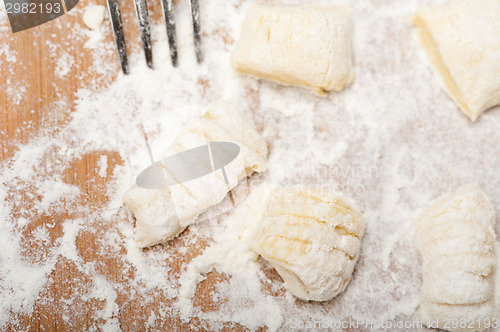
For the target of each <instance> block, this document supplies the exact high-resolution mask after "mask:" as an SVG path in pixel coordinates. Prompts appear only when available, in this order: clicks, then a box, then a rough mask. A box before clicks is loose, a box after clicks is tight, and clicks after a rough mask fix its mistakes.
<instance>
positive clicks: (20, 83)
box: [0, 0, 277, 331]
mask: <svg viewBox="0 0 500 332" xmlns="http://www.w3.org/2000/svg"><path fill="white" fill-rule="evenodd" d="M92 3H95V4H101V5H105V1H98V2H92ZM89 4H90V2H89V1H86V0H82V1H80V3H79V4H78V6H77V7H76V8H75V9H74V10H73V11H71V13H70V14H67V15H64V16H62V17H60V18H58V19H56V20H54V21H52V22H49V23H46V24H44V25H42V26H39V27H35V28H33V29H30V30H27V31H22V32H19V33H16V34H12V32H11V30H10V28H8V25H7V23H6V22H5V21H4V24H3V25H2V32H1V35H2V41H1V43H2V45H1V47H0V50H7V52H3V53H2V52H1V51H0V85H1V87H2V88H1V89H0V105H1V108H0V109H1V111H0V112H1V117H0V141H1V142H2V146H1V147H2V148H1V149H0V165H2V167H10V166H11V163H12V162H13V161H15V159H16V152H17V151H18V150H19V146H20V145H22V144H26V143H30V142H33V141H36V140H38V139H39V137H45V136H50V135H54V134H55V133H57V131H58V129H59V128H62V127H63V126H64V125H65V124H66V123H67V122H68V120H69V118H70V114H71V112H72V110H74V106H75V100H76V96H75V93H76V92H77V90H78V89H80V88H82V87H89V86H90V87H91V88H92V89H100V88H103V87H106V86H107V85H109V84H110V83H111V82H112V81H113V80H114V79H115V77H116V75H117V73H118V72H119V70H120V67H119V61H118V57H117V54H116V50H114V49H107V50H105V52H103V53H102V54H104V57H101V58H100V59H97V60H98V61H102V63H106V64H108V67H107V69H106V70H105V71H104V72H103V73H99V72H98V71H97V70H95V67H93V66H94V62H95V61H96V58H95V56H94V57H93V55H92V52H93V50H92V49H88V48H85V47H84V44H85V42H86V41H87V40H88V38H87V37H85V36H80V37H79V38H75V34H74V33H69V32H68V31H70V30H71V29H72V27H74V26H75V25H80V26H83V21H82V13H83V10H84V8H85V6H87V5H89ZM121 5H122V13H123V20H124V26H125V32H126V40H127V41H129V42H128V44H127V47H128V51H129V53H131V52H132V50H133V49H134V48H137V47H140V44H139V43H134V42H130V41H134V40H137V41H138V28H137V23H136V17H135V13H134V8H133V1H122V3H121ZM149 6H150V15H152V16H153V20H156V21H159V20H163V17H162V11H161V7H160V2H156V3H153V2H150V3H149ZM2 10H3V9H2ZM104 24H109V22H108V21H105V22H104ZM105 31H106V32H105V38H106V43H109V42H113V35H112V33H111V29H110V28H107V29H106V30H105ZM66 53H69V55H70V56H71V57H72V58H74V64H73V65H72V66H71V68H70V71H69V73H68V74H67V75H57V70H58V67H57V66H58V60H59V59H60V57H61V56H64V55H65V54H66ZM8 54H15V59H12V57H8V56H7V55H8ZM103 155H105V156H107V157H108V164H109V167H108V168H107V176H106V177H101V176H99V175H98V171H99V167H98V161H99V159H100V158H101V156H103ZM45 158H51V156H50V153H49V155H47V156H45ZM43 162H44V161H41V164H43ZM122 163H123V161H122V159H121V158H120V155H119V154H118V153H116V152H114V151H95V152H93V153H89V154H86V155H84V156H83V157H82V158H78V159H76V160H71V161H69V162H67V163H66V164H64V163H63V166H64V167H62V169H61V170H57V171H58V172H61V174H62V176H63V179H64V181H65V182H66V183H68V184H72V185H75V186H78V187H79V188H80V189H81V192H82V193H83V194H82V195H81V196H80V197H79V198H78V200H76V201H71V202H70V203H67V204H66V205H65V206H64V209H63V210H62V211H59V210H57V211H56V210H54V211H49V212H48V213H47V212H44V211H39V210H37V209H35V208H33V209H30V206H32V205H33V197H32V196H30V193H32V194H34V195H35V197H36V195H37V194H36V190H35V189H36V188H34V187H33V186H30V184H29V183H27V184H19V183H18V184H10V183H7V184H6V185H8V186H9V189H10V190H9V192H10V194H9V197H8V200H9V202H11V203H15V204H14V209H13V214H12V216H11V218H13V219H15V218H18V217H25V218H27V219H29V220H30V222H29V224H28V225H27V226H26V227H23V228H22V229H20V232H21V236H22V243H21V247H22V257H23V259H25V260H26V261H28V262H30V263H32V264H36V263H37V262H40V261H42V262H43V261H45V260H46V259H47V258H48V257H49V256H50V255H51V249H53V247H54V246H55V243H56V241H58V239H61V237H62V235H63V227H64V224H65V223H66V222H68V220H71V219H72V218H75V217H78V211H81V210H82V209H81V208H79V206H80V207H81V206H84V207H89V208H90V209H91V211H94V212H97V214H96V215H98V212H99V210H100V209H101V208H102V207H103V206H104V205H105V203H106V202H107V200H108V197H107V196H106V185H107V183H108V181H109V180H110V176H111V174H112V173H113V166H114V165H121V164H122ZM50 171H52V172H53V171H55V170H54V169H51V170H50ZM44 225H45V226H47V229H49V230H50V232H49V236H50V240H51V243H49V244H43V243H38V242H36V241H34V240H33V235H32V232H34V231H35V230H36V229H37V228H38V227H40V226H44ZM113 227H114V226H113V225H112V224H110V223H102V224H100V225H99V222H95V223H93V225H92V226H90V227H84V228H83V229H82V231H81V232H80V233H79V234H78V236H77V237H76V241H75V245H76V249H77V252H78V254H79V256H80V258H81V259H82V262H81V264H80V266H77V265H76V264H75V263H74V262H73V261H72V260H70V259H68V258H65V257H63V256H59V257H57V263H56V264H55V267H54V269H53V270H52V272H51V273H50V275H49V277H48V279H47V283H46V284H45V285H44V286H43V290H42V291H41V292H40V293H39V294H38V296H37V299H36V301H35V303H34V307H33V310H32V312H31V313H30V314H26V313H18V312H13V317H14V318H15V319H11V320H10V322H8V323H7V325H6V328H7V329H8V330H30V331H38V330H43V331H67V330H74V331H80V330H92V329H97V330H101V329H103V327H104V326H105V325H104V324H105V323H106V321H105V319H104V318H102V315H100V314H99V312H100V311H101V310H103V309H104V308H105V306H106V299H105V298H102V299H99V298H96V297H90V298H89V297H88V296H86V295H85V294H87V292H88V290H89V288H91V286H92V282H93V280H92V278H93V274H92V273H88V272H87V271H85V270H82V269H81V266H86V265H87V263H88V264H90V266H92V269H93V270H94V271H95V272H97V273H98V274H100V275H102V276H105V278H106V279H107V280H108V281H110V282H111V284H113V285H116V289H115V291H116V292H117V298H116V300H115V302H116V304H117V306H118V308H117V310H114V311H113V314H112V315H111V317H108V321H109V319H111V320H114V322H115V323H117V326H119V327H120V328H121V329H122V330H124V331H140V330H157V329H158V330H165V331H167V330H174V329H178V330H190V329H193V328H195V327H198V328H201V330H204V329H207V327H206V325H205V324H204V323H203V322H200V321H199V320H197V319H194V320H192V321H191V322H183V321H181V320H180V319H179V318H178V317H176V316H175V314H170V313H168V312H167V313H165V308H167V307H168V304H169V303H170V301H172V300H168V299H167V298H165V297H164V296H163V295H162V293H161V292H152V294H150V295H151V296H153V298H154V301H152V302H151V301H150V300H148V301H145V300H144V299H143V298H142V295H137V294H134V287H136V284H135V281H134V273H135V270H134V268H133V267H131V266H130V265H127V264H125V263H124V261H123V259H122V257H120V256H116V255H113V254H109V253H106V248H102V243H101V242H100V241H99V239H102V238H103V237H104V236H105V235H106V233H109V232H112V231H113ZM189 239H190V234H189V231H187V232H186V233H185V234H183V236H182V237H181V238H178V239H176V240H175V241H174V247H175V242H182V241H188V240H189ZM100 243H101V244H100ZM200 243H202V241H201V242H200ZM201 247H203V246H202V245H200V246H199V248H198V250H194V251H192V252H189V253H188V254H187V255H184V256H180V255H179V254H178V253H176V252H174V251H173V250H171V249H169V248H168V247H161V246H160V247H158V246H157V247H154V248H152V249H148V250H153V251H155V250H171V251H172V253H171V255H172V258H173V259H172V260H171V262H174V263H172V264H171V268H172V269H173V271H174V272H175V271H177V272H178V271H179V269H180V265H181V264H180V262H182V261H184V262H186V261H189V260H190V259H191V258H192V257H193V256H194V255H195V254H196V253H198V252H199V249H200V248H201ZM121 254H123V255H125V249H124V248H122V251H121ZM176 261H177V263H175V262H176ZM267 273H268V274H270V277H272V278H277V275H276V274H275V273H274V272H273V271H268V272H267ZM223 278H224V275H223V274H219V273H210V274H209V275H208V276H207V279H206V280H205V281H204V282H202V283H201V284H200V285H198V289H197V292H196V299H195V303H194V305H195V306H196V307H199V308H202V309H203V310H210V308H211V307H212V306H214V305H215V304H214V303H212V302H211V300H210V293H211V291H212V290H213V286H214V284H215V283H216V282H217V281H219V280H221V279H223ZM28 311H29V310H28ZM152 313H155V314H156V319H153V321H152V322H151V320H150V318H151V314H152ZM148 320H149V323H150V324H149V325H148ZM151 323H152V324H151ZM227 326H228V329H231V330H234V329H236V330H245V329H244V328H242V327H241V326H238V325H232V324H229V325H227Z"/></svg>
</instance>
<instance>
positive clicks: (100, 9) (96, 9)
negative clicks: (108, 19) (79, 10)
mask: <svg viewBox="0 0 500 332" xmlns="http://www.w3.org/2000/svg"><path fill="white" fill-rule="evenodd" d="M104 16H106V7H104V6H100V5H90V6H87V7H85V12H84V13H83V23H85V25H86V26H87V27H88V28H89V29H90V30H99V28H100V27H101V25H102V22H103V21H104Z"/></svg>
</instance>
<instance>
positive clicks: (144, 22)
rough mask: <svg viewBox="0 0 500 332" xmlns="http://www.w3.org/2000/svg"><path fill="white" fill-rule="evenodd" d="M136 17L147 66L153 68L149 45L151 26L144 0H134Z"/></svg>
mask: <svg viewBox="0 0 500 332" xmlns="http://www.w3.org/2000/svg"><path fill="white" fill-rule="evenodd" d="M134 2H135V10H136V12H137V19H138V20H139V31H140V33H141V39H142V47H143V48H144V55H145V56H146V63H147V64H148V67H149V68H151V69H153V52H152V46H151V28H150V27H149V18H148V4H147V2H146V0H134Z"/></svg>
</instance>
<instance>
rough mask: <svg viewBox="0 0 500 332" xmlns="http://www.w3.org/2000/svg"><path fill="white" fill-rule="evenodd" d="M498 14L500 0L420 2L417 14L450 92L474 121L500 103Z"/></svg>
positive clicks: (427, 46)
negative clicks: (427, 4) (423, 5)
mask: <svg viewBox="0 0 500 332" xmlns="http://www.w3.org/2000/svg"><path fill="white" fill-rule="evenodd" d="M498 17H500V1H498V0H454V1H450V2H449V3H448V4H446V5H442V6H434V7H425V8H421V9H419V10H418V12H417V14H416V16H415V18H414V22H415V24H416V26H417V30H418V33H419V36H420V40H421V43H422V45H423V46H424V48H425V50H426V52H427V54H428V56H429V58H430V60H431V62H432V64H433V66H434V67H435V69H436V70H437V71H438V73H439V74H440V76H441V77H442V79H443V81H444V83H445V86H446V88H447V91H448V93H449V95H450V96H451V97H452V98H453V99H454V100H455V102H456V103H457V104H458V105H459V107H460V109H461V110H462V111H463V112H464V113H465V114H466V115H467V116H468V117H469V118H470V119H471V120H472V121H475V120H476V119H477V118H478V117H479V115H480V114H481V113H483V112H484V111H485V110H487V109H489V108H491V107H493V106H495V105H498V104H500V39H499V38H498V36H499V35H500V20H499V19H498Z"/></svg>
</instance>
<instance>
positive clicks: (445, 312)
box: [416, 183, 496, 331]
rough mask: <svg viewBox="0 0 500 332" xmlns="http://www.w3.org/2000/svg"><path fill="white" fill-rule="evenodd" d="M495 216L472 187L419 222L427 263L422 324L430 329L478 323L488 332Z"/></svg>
mask: <svg viewBox="0 0 500 332" xmlns="http://www.w3.org/2000/svg"><path fill="white" fill-rule="evenodd" d="M494 225H495V212H494V210H493V207H492V206H491V202H490V201H489V199H488V197H487V196H486V194H485V193H484V192H483V191H482V190H481V188H480V187H479V185H477V184H476V183H471V184H468V185H465V186H462V187H460V188H459V189H457V190H456V191H455V192H453V193H451V194H450V195H448V196H446V197H444V198H441V199H440V200H438V201H437V202H435V203H434V204H433V205H431V206H430V207H429V208H428V209H427V210H425V211H424V212H423V213H422V215H421V216H420V217H419V218H418V219H417V224H416V231H417V232H416V234H417V247H418V250H419V252H420V255H421V257H422V289H421V301H420V302H421V303H420V311H419V314H420V318H421V319H422V321H423V323H424V324H426V325H428V324H429V323H431V322H438V324H439V328H445V326H444V324H445V323H446V321H447V320H451V319H456V320H458V321H461V320H462V321H465V322H472V321H473V320H474V324H473V327H472V328H469V327H468V324H467V326H466V327H460V326H458V327H456V328H453V327H452V326H448V327H450V329H449V330H450V331H482V330H485V328H484V327H485V323H486V322H488V320H489V321H491V320H492V319H493V317H494V313H495V303H494V289H495V283H494V269H495V263H496V261H495V252H494V244H495V230H494Z"/></svg>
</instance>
